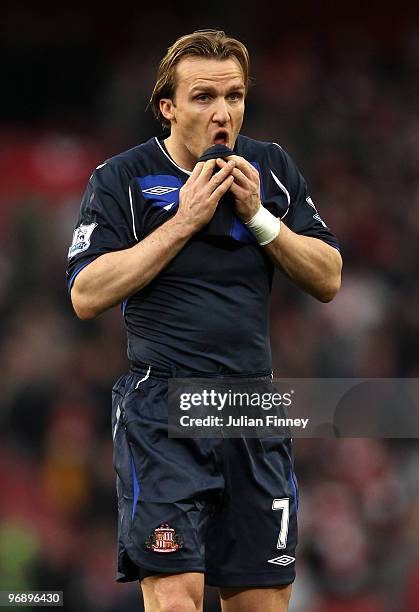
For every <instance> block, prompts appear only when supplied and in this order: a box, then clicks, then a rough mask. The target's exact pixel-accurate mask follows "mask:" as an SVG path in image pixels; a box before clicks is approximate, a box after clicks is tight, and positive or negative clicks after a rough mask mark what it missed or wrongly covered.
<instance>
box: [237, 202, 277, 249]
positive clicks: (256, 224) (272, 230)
mask: <svg viewBox="0 0 419 612" xmlns="http://www.w3.org/2000/svg"><path fill="white" fill-rule="evenodd" d="M245 225H247V227H248V228H249V229H251V230H252V232H253V233H254V235H255V238H256V240H257V241H258V243H259V244H260V245H261V246H264V245H265V244H269V243H270V242H272V240H274V239H275V238H276V237H277V236H278V234H279V230H280V229H281V221H280V220H279V219H278V218H277V217H275V216H274V215H273V214H272V213H270V212H269V210H267V209H266V208H264V207H263V206H262V205H261V206H260V208H259V210H258V211H257V213H256V214H255V216H254V217H252V218H251V219H250V221H248V222H247V223H246V224H245Z"/></svg>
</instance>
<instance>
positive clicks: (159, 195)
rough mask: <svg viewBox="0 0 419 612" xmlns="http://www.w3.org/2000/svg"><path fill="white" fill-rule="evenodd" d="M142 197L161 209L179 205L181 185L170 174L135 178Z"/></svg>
mask: <svg viewBox="0 0 419 612" xmlns="http://www.w3.org/2000/svg"><path fill="white" fill-rule="evenodd" d="M137 182H138V184H139V186H140V189H141V192H142V194H143V197H144V198H145V199H146V200H151V201H152V203H153V204H154V205H155V206H159V207H163V206H167V205H168V204H173V203H174V204H176V205H177V204H178V203H179V189H180V188H181V187H182V185H183V183H182V181H181V180H180V179H179V178H178V177H177V176H172V175H170V174H149V175H147V176H137Z"/></svg>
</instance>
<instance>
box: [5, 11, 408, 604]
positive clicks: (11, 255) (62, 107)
mask: <svg viewBox="0 0 419 612" xmlns="http://www.w3.org/2000/svg"><path fill="white" fill-rule="evenodd" d="M394 11H397V12H396V13H395V12H394ZM416 11H417V7H415V5H414V4H413V3H412V4H411V5H410V4H407V3H403V2H401V3H398V4H397V7H392V10H390V9H387V8H386V6H385V5H383V4H382V3H377V4H372V5H371V4H370V5H369V8H368V9H366V8H365V7H362V8H361V7H359V9H356V8H355V7H354V6H351V8H348V7H346V6H343V5H342V6H341V8H336V6H334V5H333V3H330V4H327V3H309V2H299V3H298V7H294V8H292V7H290V6H288V5H282V4H281V3H276V4H275V6H272V5H270V4H269V3H267V2H266V1H265V0H262V1H260V2H258V3H257V11H256V10H255V8H254V6H253V5H250V4H249V5H245V4H231V5H226V3H223V4H222V6H221V7H219V8H217V7H214V8H202V6H199V7H198V6H195V5H187V4H184V5H170V8H169V6H167V7H165V6H162V5H161V4H160V5H159V6H152V5H151V4H150V5H149V6H148V7H146V8H145V7H140V6H139V4H134V3H131V4H130V3H128V4H127V3H125V4H123V5H121V6H113V7H108V8H107V7H106V6H105V5H102V4H97V5H93V4H91V5H89V6H87V7H86V6H85V7H82V6H79V5H78V4H77V3H75V4H70V3H62V4H58V3H57V4H50V5H44V7H43V8H40V7H37V8H36V9H35V8H33V7H32V8H31V7H25V6H24V5H23V6H22V5H18V4H17V5H15V6H14V7H12V6H8V7H6V8H5V9H4V10H3V13H2V19H1V22H0V32H1V42H0V48H1V58H2V63H3V71H2V73H3V85H4V86H3V93H2V97H1V100H0V106H1V123H0V138H1V145H2V146H1V149H0V240H1V250H0V308H1V318H0V367H1V378H0V385H1V395H0V402H1V412H0V425H1V445H0V478H1V491H0V495H1V503H0V589H59V590H64V592H65V600H66V604H65V609H66V610H69V611H73V610H74V611H75V610H83V611H84V612H90V611H92V612H93V611H98V612H120V611H122V610H124V611H125V612H129V611H130V610H133V611H134V610H140V607H139V605H140V604H139V603H138V595H137V587H136V585H133V584H130V585H119V584H116V583H115V582H114V571H115V525H116V514H115V494H114V474H113V470H112V466H111V463H112V447H111V435H110V417H109V415H110V409H109V408H110V406H109V398H110V388H111V385H112V383H113V381H114V380H115V379H116V378H117V377H118V376H119V375H120V373H122V372H124V371H125V369H126V357H125V348H124V337H123V329H122V320H121V316H120V312H119V310H118V309H115V310H114V311H112V312H109V313H107V314H106V315H105V316H103V317H101V318H99V319H98V320H96V321H94V322H88V323H82V322H80V321H78V320H76V318H75V316H74V315H73V313H72V311H71V308H70V305H69V302H68V298H67V294H66V288H65V279H64V270H65V261H66V251H67V248H68V245H69V242H70V241H71V235H72V227H73V223H74V220H75V216H76V213H77V209H78V205H79V201H80V197H81V194H82V192H83V190H84V187H85V184H86V182H87V180H88V177H89V175H90V172H91V170H92V169H93V168H94V167H95V166H96V165H97V164H99V163H100V162H102V161H103V159H104V158H106V157H109V156H111V155H112V154H114V153H116V152H118V151H120V150H122V149H125V148H128V147H130V146H133V145H135V144H137V143H139V142H141V141H143V140H144V139H146V138H148V137H150V136H151V135H153V134H154V133H155V132H156V131H158V125H157V123H155V121H154V120H153V119H152V117H151V113H150V112H149V111H148V112H145V107H146V104H147V99H148V96H149V94H150V91H151V88H152V85H153V82H154V81H153V79H154V74H155V68H156V65H157V62H158V60H159V58H160V57H161V56H162V55H163V53H164V52H165V49H166V47H167V45H168V44H169V43H171V42H172V41H173V40H174V39H175V38H176V37H177V36H178V35H180V34H182V33H185V32H188V31H191V30H193V29H199V28H204V27H222V28H223V29H225V30H226V31H227V32H228V33H231V34H233V35H236V36H238V37H239V38H241V39H243V41H244V42H245V43H247V44H248V47H249V49H250V52H251V55H252V58H253V66H252V68H253V70H252V72H253V76H254V77H255V86H254V87H253V88H252V90H251V92H250V96H249V100H248V106H247V116H246V120H245V126H244V130H243V131H244V133H246V134H248V135H249V136H252V137H255V138H260V139H264V140H276V141H278V142H280V143H281V144H282V145H283V146H284V147H285V148H286V149H287V150H288V151H289V152H290V153H291V155H292V156H293V157H294V159H295V161H296V162H297V164H298V166H299V167H300V168H301V169H302V170H303V173H304V174H305V176H306V178H307V180H308V182H309V185H310V186H311V195H312V197H313V199H314V201H315V203H318V204H319V207H320V211H321V213H322V215H324V217H325V218H326V219H327V221H328V223H329V225H330V226H331V227H332V229H333V230H334V231H335V233H336V234H337V236H338V237H339V238H340V240H341V243H342V248H343V254H344V260H345V267H344V282H343V287H342V290H341V292H340V294H339V296H338V297H337V298H336V300H335V301H334V302H332V303H331V304H328V305H320V304H318V303H316V302H315V301H314V300H313V299H311V298H309V297H307V296H305V295H303V294H302V293H301V292H299V291H298V290H296V289H294V288H293V287H292V286H291V285H290V284H289V283H288V282H287V281H286V280H284V279H283V278H281V277H280V276H279V275H278V278H277V281H276V284H275V288H274V292H273V300H272V324H271V332H272V347H273V356H274V363H275V371H276V373H277V374H279V375H283V376H290V377H291V376H296V377H305V376H310V377H311V376H325V377H332V376H359V377H366V376H374V377H388V376H391V377H398V376H410V377H414V376H419V316H418V314H419V286H418V272H419V258H418V254H419V252H418V239H419V172H418V168H419V116H418V99H419V87H418V70H419V20H418V18H417V14H416ZM418 461H419V444H418V443H417V441H415V440H371V439H343V440H323V441H322V440H304V441H303V440H298V441H297V442H296V470H297V474H298V476H299V481H300V488H301V506H300V508H301V512H300V546H299V559H300V561H299V572H298V579H297V582H296V585H295V589H294V596H293V602H292V605H291V610H292V612H335V611H338V612H355V611H356V612H401V611H402V612H414V611H416V610H419V554H418V532H419V471H418ZM217 609H218V608H217V605H216V603H215V599H214V593H213V592H209V593H208V596H207V607H206V610H207V612H215V611H216V610H217Z"/></svg>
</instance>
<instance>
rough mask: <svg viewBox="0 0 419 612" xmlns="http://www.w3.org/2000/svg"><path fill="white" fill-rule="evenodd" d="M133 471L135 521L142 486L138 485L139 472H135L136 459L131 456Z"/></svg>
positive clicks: (132, 517)
mask: <svg viewBox="0 0 419 612" xmlns="http://www.w3.org/2000/svg"><path fill="white" fill-rule="evenodd" d="M131 470H132V482H133V489H134V490H133V500H132V512H131V520H134V514H135V509H136V507H137V502H138V496H139V494H140V486H139V484H138V478H137V472H136V471H135V464H134V459H133V458H132V455H131Z"/></svg>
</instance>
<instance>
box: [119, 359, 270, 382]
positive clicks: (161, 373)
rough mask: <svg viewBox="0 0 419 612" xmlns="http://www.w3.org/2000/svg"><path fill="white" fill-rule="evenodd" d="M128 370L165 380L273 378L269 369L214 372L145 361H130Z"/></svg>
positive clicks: (267, 379)
mask: <svg viewBox="0 0 419 612" xmlns="http://www.w3.org/2000/svg"><path fill="white" fill-rule="evenodd" d="M130 372H132V373H133V374H137V375H140V376H144V377H147V378H158V379H161V380H165V379H168V378H216V379H221V380H225V379H226V380H229V379H244V380H245V379H246V380H266V381H271V380H272V379H273V372H272V371H271V370H269V371H265V372H249V373H244V374H243V373H239V374H236V373H223V374H214V373H208V372H197V371H194V370H186V369H183V368H178V367H177V366H172V367H171V368H170V369H164V368H160V367H158V366H154V365H149V364H146V363H138V362H137V363H131V364H130Z"/></svg>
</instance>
